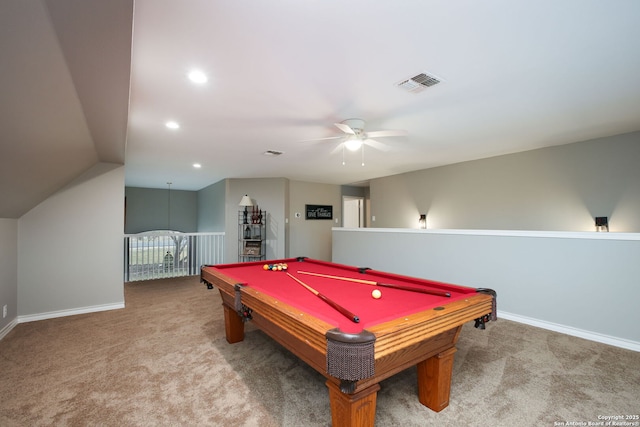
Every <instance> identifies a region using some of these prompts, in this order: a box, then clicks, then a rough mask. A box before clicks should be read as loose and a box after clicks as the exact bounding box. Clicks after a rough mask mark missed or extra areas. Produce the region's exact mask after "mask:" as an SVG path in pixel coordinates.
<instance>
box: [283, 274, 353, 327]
mask: <svg viewBox="0 0 640 427" xmlns="http://www.w3.org/2000/svg"><path fill="white" fill-rule="evenodd" d="M287 276H289V277H291V278H292V279H293V280H295V281H296V282H298V283H300V284H301V285H302V286H304V287H305V288H307V290H308V291H309V292H311V293H312V294H314V295H315V296H317V297H318V298H320V299H321V300H322V301H324V302H326V303H327V304H329V305H330V306H331V307H333V308H335V309H336V310H338V311H339V312H340V314H342V315H344V316H345V317H347V318H349V320H351V321H352V322H355V323H358V322H360V318H359V317H358V316H356V315H355V314H353V313H352V312H350V311H349V310H347V309H346V308H344V307H342V306H341V305H339V304H338V303H336V302H334V301H332V300H330V299H329V298H327V297H326V296H324V295H322V294H321V293H320V292H318V291H316V290H315V289H313V288H312V287H311V286H309V285H307V284H306V283H304V282H303V281H302V280H300V279H298V278H297V277H294V276H292V275H291V273H289V272H287Z"/></svg>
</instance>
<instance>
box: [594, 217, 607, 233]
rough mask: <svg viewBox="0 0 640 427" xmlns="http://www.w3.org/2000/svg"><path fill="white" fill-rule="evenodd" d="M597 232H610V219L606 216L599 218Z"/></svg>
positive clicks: (597, 219) (597, 218)
mask: <svg viewBox="0 0 640 427" xmlns="http://www.w3.org/2000/svg"><path fill="white" fill-rule="evenodd" d="M596 231H609V218H607V217H606V216H597V217H596Z"/></svg>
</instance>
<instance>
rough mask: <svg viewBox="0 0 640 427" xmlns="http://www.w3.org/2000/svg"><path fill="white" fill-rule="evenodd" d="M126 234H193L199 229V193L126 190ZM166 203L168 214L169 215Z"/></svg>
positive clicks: (134, 188) (166, 190)
mask: <svg viewBox="0 0 640 427" xmlns="http://www.w3.org/2000/svg"><path fill="white" fill-rule="evenodd" d="M125 197H126V201H127V213H126V215H127V219H126V222H125V233H126V234H135V233H141V232H143V231H152V230H167V229H170V230H173V231H181V232H183V233H192V232H195V231H197V228H198V193H197V192H195V191H183V190H171V191H170V192H169V189H168V188H166V189H156V188H138V187H127V188H126V189H125ZM169 203H170V205H171V211H169Z"/></svg>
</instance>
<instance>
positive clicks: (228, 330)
mask: <svg viewBox="0 0 640 427" xmlns="http://www.w3.org/2000/svg"><path fill="white" fill-rule="evenodd" d="M222 307H223V308H224V330H225V334H226V337H227V342H228V343H229V344H233V343H237V342H240V341H242V340H244V321H243V320H242V317H240V316H239V315H238V313H236V311H235V309H234V308H233V307H229V306H228V305H227V304H222Z"/></svg>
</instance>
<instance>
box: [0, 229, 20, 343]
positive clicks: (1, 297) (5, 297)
mask: <svg viewBox="0 0 640 427" xmlns="http://www.w3.org/2000/svg"><path fill="white" fill-rule="evenodd" d="M5 305H6V306H7V317H5V318H3V317H2V307H4V306H5ZM17 316H18V220H17V219H2V218H0V338H2V336H3V333H2V331H3V329H4V328H5V327H6V326H7V325H8V324H9V323H11V322H12V321H14V320H15V319H16V317H17Z"/></svg>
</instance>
